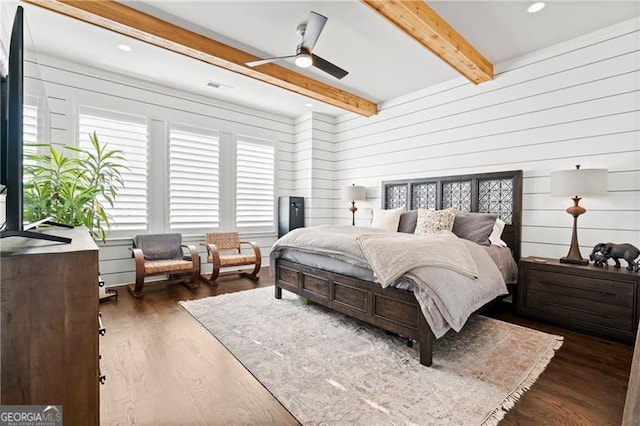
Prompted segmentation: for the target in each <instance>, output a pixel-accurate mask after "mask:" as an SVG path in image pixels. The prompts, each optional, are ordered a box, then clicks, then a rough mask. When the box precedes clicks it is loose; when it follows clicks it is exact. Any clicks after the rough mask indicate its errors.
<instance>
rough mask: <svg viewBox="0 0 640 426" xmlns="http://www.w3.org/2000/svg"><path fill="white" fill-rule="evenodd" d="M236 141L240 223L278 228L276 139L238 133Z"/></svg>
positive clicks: (238, 225)
mask: <svg viewBox="0 0 640 426" xmlns="http://www.w3.org/2000/svg"><path fill="white" fill-rule="evenodd" d="M236 142H237V145H236V226H237V227H238V228H248V227H252V228H254V230H257V229H260V230H262V229H269V230H271V229H273V228H274V204H275V202H274V178H275V172H274V169H275V149H274V146H273V144H272V143H270V142H268V141H262V140H259V139H253V138H248V137H246V136H238V137H237V141H236Z"/></svg>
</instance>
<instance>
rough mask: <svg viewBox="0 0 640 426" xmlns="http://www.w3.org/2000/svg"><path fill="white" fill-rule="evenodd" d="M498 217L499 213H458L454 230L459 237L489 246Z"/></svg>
mask: <svg viewBox="0 0 640 426" xmlns="http://www.w3.org/2000/svg"><path fill="white" fill-rule="evenodd" d="M497 218H498V215H496V214H491V213H458V214H456V219H455V221H454V222H453V229H452V231H453V233H454V234H456V235H457V236H458V237H459V238H464V239H465V240H469V241H473V242H474V243H477V244H480V245H483V246H488V245H491V242H490V241H489V235H491V232H492V231H493V225H495V223H496V219H497Z"/></svg>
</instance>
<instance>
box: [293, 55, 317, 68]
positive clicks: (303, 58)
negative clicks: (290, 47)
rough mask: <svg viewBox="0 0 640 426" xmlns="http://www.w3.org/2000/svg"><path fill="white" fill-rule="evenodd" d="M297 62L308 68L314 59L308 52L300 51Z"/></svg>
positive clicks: (298, 64) (301, 66)
mask: <svg viewBox="0 0 640 426" xmlns="http://www.w3.org/2000/svg"><path fill="white" fill-rule="evenodd" d="M295 63H296V65H297V66H299V67H300V68H308V67H310V66H311V65H313V59H311V55H309V54H306V53H299V54H298V55H297V56H296V60H295Z"/></svg>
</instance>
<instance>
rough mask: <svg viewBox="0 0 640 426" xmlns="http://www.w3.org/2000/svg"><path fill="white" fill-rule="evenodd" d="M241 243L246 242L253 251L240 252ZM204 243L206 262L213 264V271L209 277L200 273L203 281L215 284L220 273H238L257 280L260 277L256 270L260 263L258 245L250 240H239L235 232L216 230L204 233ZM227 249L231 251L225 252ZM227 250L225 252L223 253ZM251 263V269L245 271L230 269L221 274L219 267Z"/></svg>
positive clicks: (260, 256)
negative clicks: (247, 252) (215, 231)
mask: <svg viewBox="0 0 640 426" xmlns="http://www.w3.org/2000/svg"><path fill="white" fill-rule="evenodd" d="M242 244H247V245H249V246H251V248H252V249H253V253H251V254H246V253H242V247H241V245H242ZM205 245H206V246H207V262H209V263H212V264H213V271H212V272H211V275H210V276H209V277H205V276H204V275H200V278H201V279H203V280H204V281H206V282H208V283H211V284H215V283H216V280H217V279H218V277H219V276H221V275H232V274H240V275H242V276H245V277H247V278H249V279H252V280H254V281H258V280H259V279H260V277H259V276H258V272H259V271H260V266H261V264H262V255H261V253H260V247H258V245H257V244H256V243H254V242H251V241H240V236H239V235H238V233H237V232H217V233H208V234H206V235H205ZM229 251H232V252H231V253H229V254H227V253H228V252H229ZM225 252H227V253H225ZM243 265H253V266H254V268H253V271H251V272H246V271H244V270H238V271H230V272H225V273H223V274H221V273H220V268H226V267H234V266H243Z"/></svg>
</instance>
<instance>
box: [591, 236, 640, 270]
mask: <svg viewBox="0 0 640 426" xmlns="http://www.w3.org/2000/svg"><path fill="white" fill-rule="evenodd" d="M597 253H600V254H601V255H602V256H603V257H604V259H613V261H614V262H615V265H614V266H615V267H616V268H619V267H620V259H624V260H625V261H626V262H627V269H629V270H633V271H636V272H637V271H638V270H640V265H638V263H636V262H635V259H636V258H637V257H638V256H640V250H638V248H637V247H635V246H633V245H632V244H614V243H599V244H596V245H595V246H594V247H593V251H592V252H591V256H589V258H590V259H591V260H593V261H594V265H596V266H598V265H597V264H596V263H595V262H596V260H597V259H598V258H597V257H596V256H597ZM598 263H599V264H600V265H603V264H604V263H602V261H599V262H598Z"/></svg>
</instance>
